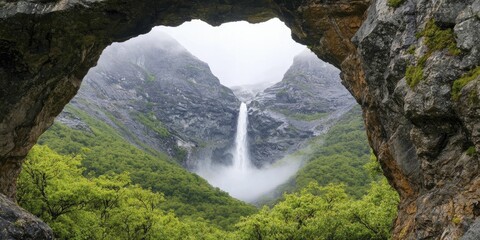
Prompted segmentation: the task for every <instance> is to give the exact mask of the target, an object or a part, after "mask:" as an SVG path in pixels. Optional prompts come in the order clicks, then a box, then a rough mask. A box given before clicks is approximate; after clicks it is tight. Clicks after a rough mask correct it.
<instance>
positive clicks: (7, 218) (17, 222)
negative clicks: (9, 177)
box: [0, 194, 53, 240]
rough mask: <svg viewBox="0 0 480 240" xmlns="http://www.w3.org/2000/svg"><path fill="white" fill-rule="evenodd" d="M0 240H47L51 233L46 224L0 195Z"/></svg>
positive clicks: (51, 237) (51, 235)
mask: <svg viewBox="0 0 480 240" xmlns="http://www.w3.org/2000/svg"><path fill="white" fill-rule="evenodd" d="M0 239H4V240H14V239H18V240H47V239H53V232H52V229H50V227H49V226H47V224H45V223H44V222H42V220H40V219H39V218H37V217H35V216H34V215H32V214H31V213H29V212H27V211H25V210H24V209H22V208H21V207H19V206H18V205H17V204H15V203H14V202H12V201H11V200H9V199H7V197H5V195H3V194H0Z"/></svg>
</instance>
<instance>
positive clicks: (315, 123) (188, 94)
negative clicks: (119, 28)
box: [19, 32, 396, 239]
mask: <svg viewBox="0 0 480 240" xmlns="http://www.w3.org/2000/svg"><path fill="white" fill-rule="evenodd" d="M152 41H153V42H155V44H150V42H152ZM338 75H339V71H338V70H337V69H336V68H334V67H333V66H331V65H329V64H326V63H324V62H322V61H320V60H319V59H318V58H317V57H316V56H315V55H314V54H312V53H311V52H309V51H308V50H305V51H304V52H302V53H300V54H299V55H298V56H296V57H295V59H294V61H293V64H292V66H291V67H290V68H289V69H288V71H287V72H286V73H285V75H284V77H283V79H281V80H279V82H277V83H275V84H273V85H271V84H263V85H261V86H260V87H258V86H257V88H256V89H255V88H253V89H254V91H252V87H251V86H246V87H245V88H243V87H241V86H240V87H235V88H234V90H235V91H232V90H231V89H229V88H227V87H225V86H223V85H222V84H221V83H220V81H219V79H218V78H217V77H215V76H214V75H213V74H212V73H211V71H210V70H209V66H208V65H207V64H206V63H204V62H202V61H200V60H199V59H198V58H196V57H195V56H193V55H192V54H191V53H189V52H188V51H187V50H186V49H185V48H184V47H182V46H181V45H180V44H179V43H178V42H177V41H176V40H175V39H173V38H171V37H170V36H168V35H166V34H165V33H162V32H155V33H154V34H151V35H145V36H142V37H139V38H136V39H132V40H129V41H127V42H125V43H116V44H113V45H112V46H110V47H109V48H107V49H105V51H104V53H103V54H102V57H101V58H100V60H99V62H98V65H97V66H96V67H95V68H92V69H91V70H90V71H89V73H88V74H87V76H86V77H85V79H84V80H83V84H82V87H81V89H80V90H79V93H78V94H77V96H76V97H75V98H74V99H72V101H71V102H70V104H69V105H67V107H66V108H65V109H64V111H63V112H62V113H61V114H60V116H59V117H58V118H57V119H56V121H55V123H54V125H53V126H52V127H51V128H50V129H49V130H48V131H47V132H46V133H45V134H43V136H42V137H41V138H40V140H39V142H38V144H39V145H41V146H42V148H40V146H39V147H37V148H39V150H38V151H42V153H43V152H44V153H45V154H50V155H52V156H56V158H59V159H62V158H68V156H72V157H73V158H77V157H79V158H81V160H79V161H78V162H77V165H75V166H72V168H74V169H75V168H78V169H77V170H74V171H75V172H77V173H78V171H80V173H81V175H74V178H77V179H81V180H77V181H83V182H93V183H95V182H97V181H99V180H97V179H104V178H107V179H110V180H109V181H118V180H115V179H120V178H122V179H125V178H126V180H125V181H124V182H123V183H121V184H120V183H119V184H120V185H119V187H120V189H124V190H122V192H123V191H125V193H127V192H128V191H133V190H129V189H136V188H140V189H143V190H141V191H147V192H145V196H150V195H151V196H150V198H149V199H155V198H156V199H158V201H156V202H155V208H152V209H151V210H148V209H143V208H139V206H137V205H130V204H131V203H132V201H138V200H131V199H130V197H129V196H130V195H128V194H126V195H123V194H120V192H119V193H117V194H118V196H117V197H118V198H119V199H123V198H125V200H122V201H125V202H124V203H122V201H120V202H118V203H117V204H116V205H112V206H111V207H112V209H109V210H108V212H109V214H112V216H116V217H112V218H108V219H107V218H105V219H104V220H102V221H104V222H96V223H95V224H99V225H98V229H99V230H98V231H97V232H92V233H91V235H88V236H89V237H92V238H98V236H97V235H96V234H99V232H103V233H102V234H106V235H108V234H114V233H115V231H121V229H117V230H115V231H112V232H109V231H108V229H107V228H105V227H106V226H108V224H115V221H117V220H115V219H116V218H122V217H125V216H122V215H118V216H117V215H115V214H116V211H117V210H116V209H118V211H122V210H120V209H121V208H122V207H130V208H132V207H133V208H135V209H137V210H136V211H139V213H140V212H142V211H154V212H155V214H157V215H158V216H163V214H166V213H168V212H171V213H172V214H174V215H172V217H173V218H174V219H178V220H175V221H182V222H185V221H187V222H188V223H187V224H186V225H185V226H183V227H185V228H190V227H192V226H193V225H195V224H203V225H202V227H201V229H203V230H205V231H210V234H206V233H205V235H206V236H207V235H208V236H217V237H214V239H219V238H218V236H220V235H221V236H225V235H228V234H233V235H232V236H237V237H246V236H248V234H249V233H242V231H246V229H245V228H242V227H239V226H242V224H243V225H244V226H245V224H247V225H248V224H250V223H249V222H250V221H253V219H255V218H257V217H259V216H262V217H265V218H268V217H267V216H263V214H266V213H265V212H264V210H262V211H261V212H258V209H257V208H256V207H260V208H262V206H265V205H270V206H272V209H271V211H276V210H275V209H276V206H277V204H280V205H281V204H289V203H288V198H289V196H290V197H299V196H300V195H298V194H303V191H304V190H305V189H310V188H311V184H313V183H315V184H317V185H318V184H320V185H321V186H329V185H330V184H344V185H341V189H343V190H342V191H344V192H345V193H342V194H345V196H348V198H345V200H347V199H348V201H361V200H360V199H362V198H363V197H364V196H366V195H367V194H369V191H371V190H369V189H370V188H371V187H374V185H375V184H380V182H381V181H384V180H382V178H380V177H379V176H377V175H378V174H379V172H378V171H377V172H375V173H373V175H375V176H372V175H371V174H370V173H369V172H371V170H368V168H365V167H364V165H365V166H367V165H369V164H370V165H372V164H373V165H375V164H376V163H375V162H371V160H369V159H370V150H369V148H368V144H367V141H366V136H365V129H364V127H363V121H362V120H361V113H360V111H359V109H358V106H355V105H356V104H355V101H354V100H353V98H352V97H351V96H350V94H349V93H348V91H347V90H346V89H345V88H344V87H343V86H342V85H341V83H340V79H339V76H338ZM252 92H254V93H255V94H251V93H252ZM319 92H321V93H322V94H318V93H319ZM236 94H237V95H238V97H237V95H236ZM239 98H240V99H241V100H239ZM50 149H51V150H50ZM42 153H38V154H40V155H41V154H42ZM57 154H58V155H57ZM32 158H33V157H32ZM29 161H41V160H37V159H32V160H29ZM32 164H33V163H32ZM78 164H79V165H78ZM32 166H33V167H35V165H32ZM375 168H376V169H378V165H377V167H373V169H375ZM58 171H62V170H58ZM380 172H381V171H380ZM25 174H27V173H24V174H23V175H22V178H21V179H22V180H21V182H20V184H19V186H20V190H21V191H20V193H21V194H20V196H21V197H20V199H21V200H20V204H21V205H22V206H24V207H25V208H27V209H31V211H32V212H34V213H35V214H37V215H39V216H40V217H42V218H43V219H50V220H48V221H47V222H49V223H50V224H51V225H53V226H54V232H56V234H58V236H59V237H60V238H71V237H72V236H70V237H67V236H69V235H62V233H60V232H59V231H60V230H61V229H64V228H67V229H68V228H72V227H74V228H75V229H77V228H80V229H81V228H82V226H81V225H76V226H71V227H67V226H65V221H66V220H65V219H64V218H57V217H55V218H53V217H52V216H51V215H49V214H47V213H44V212H38V211H36V210H34V209H36V208H38V207H40V206H42V205H44V204H46V206H48V205H49V204H52V202H53V203H55V201H53V200H48V198H45V199H44V200H45V202H35V201H32V200H29V198H28V196H29V195H22V194H23V192H25V190H24V189H27V188H33V189H35V186H36V185H35V183H34V182H33V183H32V182H30V181H31V180H29V179H33V178H34V176H35V175H32V174H30V175H25ZM45 174H48V172H47V173H45ZM197 174H198V175H197ZM62 181H68V179H67V180H62ZM72 184H73V183H72ZM109 184H113V183H109ZM372 184H373V185H372ZM382 184H385V183H382ZM320 185H318V187H320ZM371 185H372V186H371ZM339 186H340V185H339ZM37 187H38V186H37ZM98 187H100V188H99V189H96V188H88V189H89V190H88V193H86V198H87V199H89V200H88V202H92V201H94V199H95V197H94V195H91V194H95V192H101V191H105V190H102V185H99V186H97V188H98ZM52 188H57V186H56V185H53V186H52ZM383 188H385V186H383ZM52 191H53V190H52ZM134 191H140V190H134ZM305 191H306V190H305ZM322 191H323V190H322ZM382 191H387V192H388V191H390V192H388V194H390V195H391V196H392V199H393V200H392V201H391V202H390V203H389V204H394V203H395V200H394V199H395V196H396V194H395V193H394V192H393V191H392V190H391V189H390V190H389V189H388V188H385V189H384V190H382ZM149 194H150V195H149ZM155 194H160V195H155ZM284 194H287V195H284ZM288 194H291V195H288ZM322 196H323V195H318V197H322ZM237 199H239V200H237ZM47 200H48V201H47ZM140 201H144V200H141V199H140ZM284 201H286V202H284ZM319 201H321V200H319ZM342 201H343V200H339V203H340V202H342ZM78 204H79V205H78V206H73V207H72V208H74V209H76V210H72V213H66V214H61V215H63V216H64V217H66V218H67V219H72V218H79V217H81V216H83V215H85V214H93V215H96V214H105V213H106V212H105V213H101V212H98V209H96V208H94V207H93V206H91V207H87V208H80V204H81V203H78ZM152 204H153V203H152ZM342 204H344V203H342ZM152 206H153V205H152ZM255 206H256V207H255ZM389 206H390V205H389ZM391 206H392V207H393V206H394V205H391ZM392 209H394V208H390V207H388V208H385V209H383V210H382V211H388V214H387V213H386V214H387V215H386V216H388V217H387V218H392V217H393V216H394V214H395V211H394V210H392ZM322 211H324V210H322ZM152 213H153V212H150V213H148V214H147V213H146V212H144V213H143V214H144V217H147V218H142V217H140V218H139V220H138V221H139V222H140V223H142V224H153V225H155V226H156V224H160V223H159V222H157V221H160V220H155V221H153V220H152V219H151V218H150V217H148V216H150V215H149V214H152ZM345 217H346V219H345V221H352V222H351V224H357V223H356V221H357V220H355V219H350V217H348V216H345ZM125 221H126V220H125ZM152 221H153V222H152ZM381 221H386V220H385V219H383V220H381ZM57 224H60V225H57ZM132 224H133V225H135V224H134V223H132ZM192 224H193V225H192ZM163 226H164V227H167V228H169V227H172V228H173V230H172V231H173V232H174V229H176V228H178V226H170V225H163ZM385 226H388V224H387V225H385ZM158 227H160V225H159V226H158ZM71 230H72V231H73V228H72V229H71ZM75 231H77V230H75ZM79 231H81V230H79ZM156 234H158V232H153V231H152V232H150V231H149V232H147V233H145V235H146V236H149V237H153V236H157V235H156ZM170 234H171V235H169V237H172V239H176V238H177V237H178V235H175V234H173V233H170ZM188 234H189V236H191V237H192V236H194V234H193V233H192V232H190V233H188ZM217 234H219V235H217ZM289 234H297V233H292V232H290V233H288V234H287V235H289ZM75 237H76V236H75ZM194 238H195V239H196V238H198V236H197V237H194ZM165 239H167V238H165ZM247 239H248V237H247Z"/></svg>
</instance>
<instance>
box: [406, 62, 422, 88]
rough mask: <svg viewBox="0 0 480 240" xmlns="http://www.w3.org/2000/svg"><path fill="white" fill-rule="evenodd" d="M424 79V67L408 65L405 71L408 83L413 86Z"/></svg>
mask: <svg viewBox="0 0 480 240" xmlns="http://www.w3.org/2000/svg"><path fill="white" fill-rule="evenodd" d="M422 79H423V67H422V66H412V65H410V66H408V67H407V71H406V72H405V80H406V81H407V84H408V85H409V86H410V87H411V88H413V87H415V86H416V85H417V84H418V83H419V82H420V81H421V80H422Z"/></svg>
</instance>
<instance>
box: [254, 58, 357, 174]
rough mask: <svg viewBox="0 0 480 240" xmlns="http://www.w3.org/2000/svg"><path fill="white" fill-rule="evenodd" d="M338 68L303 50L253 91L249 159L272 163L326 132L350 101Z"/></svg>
mask: <svg viewBox="0 0 480 240" xmlns="http://www.w3.org/2000/svg"><path fill="white" fill-rule="evenodd" d="M339 74H340V71H339V70H338V69H336V68H335V67H333V66H332V65H330V64H327V63H325V62H323V61H321V60H320V59H318V58H317V56H315V54H313V53H312V52H310V51H309V50H305V51H304V52H302V53H301V54H299V55H298V56H296V57H295V59H294V61H293V64H292V66H291V67H290V68H289V69H288V71H287V72H286V73H285V75H284V77H283V79H282V81H280V82H279V83H277V84H275V85H273V86H271V87H269V88H267V89H265V90H264V91H263V92H261V93H258V94H257V95H256V96H255V97H254V98H253V99H252V101H251V102H250V104H249V138H250V150H251V156H252V162H253V163H254V164H255V165H257V166H262V165H264V164H268V163H272V162H274V161H275V160H278V159H281V158H282V157H284V156H285V155H286V154H288V153H292V152H293V151H295V150H297V149H299V148H300V147H302V146H303V145H304V142H305V141H307V140H308V139H310V138H312V137H314V136H318V135H320V134H322V133H325V132H326V131H327V130H328V128H329V127H330V126H331V125H332V124H334V123H335V121H336V120H337V119H338V118H339V117H340V116H342V115H343V114H344V113H345V112H347V111H348V110H349V109H350V108H351V107H352V106H353V105H354V104H355V101H354V99H353V97H352V96H351V95H350V94H349V93H348V91H347V90H346V89H345V87H344V86H342V84H341V81H340V75H339Z"/></svg>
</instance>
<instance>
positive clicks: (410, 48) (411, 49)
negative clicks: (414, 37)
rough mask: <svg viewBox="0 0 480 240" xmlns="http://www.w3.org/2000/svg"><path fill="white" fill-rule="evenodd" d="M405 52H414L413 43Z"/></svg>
mask: <svg viewBox="0 0 480 240" xmlns="http://www.w3.org/2000/svg"><path fill="white" fill-rule="evenodd" d="M407 53H408V54H414V53H415V45H411V46H410V47H409V48H408V49H407Z"/></svg>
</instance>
